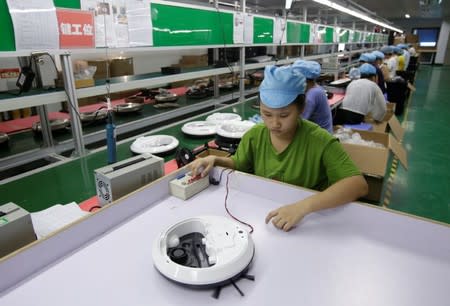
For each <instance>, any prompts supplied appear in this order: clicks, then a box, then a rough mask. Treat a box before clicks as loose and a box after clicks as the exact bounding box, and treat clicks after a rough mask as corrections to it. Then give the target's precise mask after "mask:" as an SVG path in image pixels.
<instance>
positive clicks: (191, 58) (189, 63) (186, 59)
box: [179, 54, 208, 68]
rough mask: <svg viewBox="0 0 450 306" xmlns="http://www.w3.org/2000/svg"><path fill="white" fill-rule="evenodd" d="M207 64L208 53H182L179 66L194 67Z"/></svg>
mask: <svg viewBox="0 0 450 306" xmlns="http://www.w3.org/2000/svg"><path fill="white" fill-rule="evenodd" d="M205 66H208V54H203V55H183V56H182V58H181V60H180V62H179V67H182V68H194V67H205Z"/></svg>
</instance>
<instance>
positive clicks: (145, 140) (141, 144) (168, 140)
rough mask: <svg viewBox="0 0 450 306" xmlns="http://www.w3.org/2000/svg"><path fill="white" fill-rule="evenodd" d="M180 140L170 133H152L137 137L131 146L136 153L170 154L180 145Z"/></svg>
mask: <svg viewBox="0 0 450 306" xmlns="http://www.w3.org/2000/svg"><path fill="white" fill-rule="evenodd" d="M178 144H179V141H178V139H176V138H175V137H173V136H170V135H151V136H144V137H139V138H137V139H136V140H135V141H134V142H133V143H132V144H131V146H130V150H131V151H132V152H133V153H135V154H144V153H150V154H162V155H164V154H169V153H171V152H172V151H175V149H176V148H177V147H178Z"/></svg>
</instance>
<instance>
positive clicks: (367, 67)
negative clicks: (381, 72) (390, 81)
mask: <svg viewBox="0 0 450 306" xmlns="http://www.w3.org/2000/svg"><path fill="white" fill-rule="evenodd" d="M359 71H360V72H361V74H368V75H371V74H373V75H375V74H377V70H376V69H375V67H374V66H373V65H372V64H367V63H365V64H362V65H361V67H359Z"/></svg>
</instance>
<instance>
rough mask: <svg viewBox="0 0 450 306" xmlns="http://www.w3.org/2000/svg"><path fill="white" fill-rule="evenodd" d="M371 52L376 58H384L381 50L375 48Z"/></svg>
mask: <svg viewBox="0 0 450 306" xmlns="http://www.w3.org/2000/svg"><path fill="white" fill-rule="evenodd" d="M372 54H373V55H375V57H376V58H377V59H384V53H383V52H380V51H378V50H375V51H373V52H372Z"/></svg>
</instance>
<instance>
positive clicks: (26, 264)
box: [0, 170, 450, 306]
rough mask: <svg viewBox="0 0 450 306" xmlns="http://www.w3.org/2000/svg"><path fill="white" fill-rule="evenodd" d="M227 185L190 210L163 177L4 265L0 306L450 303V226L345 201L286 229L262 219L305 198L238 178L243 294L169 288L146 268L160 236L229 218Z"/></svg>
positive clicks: (234, 194)
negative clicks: (245, 236) (200, 219)
mask: <svg viewBox="0 0 450 306" xmlns="http://www.w3.org/2000/svg"><path fill="white" fill-rule="evenodd" d="M216 171H217V170H216ZM175 175H176V174H173V175H172V176H171V177H174V176H175ZM224 178H225V175H224ZM224 178H223V179H222V182H221V185H220V186H210V187H209V188H208V189H206V190H205V191H203V192H201V193H200V194H198V195H196V196H194V197H193V198H191V199H189V200H188V201H185V202H184V201H182V200H179V199H177V198H174V197H172V196H169V195H168V188H167V185H168V181H169V179H170V177H165V178H162V179H160V180H159V181H157V182H155V183H153V184H150V185H148V186H147V187H145V188H143V189H141V190H139V191H138V192H135V193H133V194H132V195H131V196H129V197H127V198H125V199H123V200H121V201H119V202H118V203H115V204H112V205H110V206H109V207H108V208H106V209H103V210H101V211H99V212H97V213H95V214H93V215H92V216H89V217H86V218H85V219H83V220H82V221H80V222H79V223H77V224H75V225H74V226H71V227H69V228H66V229H65V230H63V231H61V232H59V233H57V234H55V235H53V236H51V237H50V238H48V239H47V240H44V241H43V242H40V243H35V244H34V245H31V246H30V247H28V248H25V249H23V250H21V251H20V252H17V253H16V254H13V256H10V257H7V258H6V259H4V260H3V261H2V262H0V275H1V277H0V291H3V292H2V293H1V294H0V305H1V306H16V305H23V306H25V305H27V306H28V305H33V306H40V305H42V306H52V305H58V306H59V305H64V306H72V305H73V306H80V305H108V306H113V305H133V306H137V305H145V306H149V305H252V306H255V305H314V306H318V305H327V306H330V305H343V306H344V305H345V306H349V305H358V306H361V305H365V306H369V305H377V306H379V305H383V306H388V305H392V306H400V305H408V306H413V305H417V306H419V305H420V306H423V305H433V306H440V305H442V306H444V305H449V302H450V299H449V297H450V295H449V284H450V227H449V226H447V225H443V224H438V223H433V222H429V221H425V220H422V219H419V218H415V217H411V216H407V215H403V214H399V213H395V212H392V211H389V210H384V209H381V208H378V207H374V206H370V205H365V204H360V203H351V204H348V205H345V206H343V207H340V208H337V209H331V210H327V211H322V212H319V213H314V214H311V215H309V216H307V217H306V218H305V219H304V220H303V221H302V223H301V224H300V226H298V227H297V228H296V229H294V230H292V231H291V232H289V233H285V232H282V231H280V230H277V229H275V228H274V227H273V226H272V225H266V224H265V223H264V218H265V216H266V214H267V213H268V211H270V210H272V209H274V208H276V207H278V206H280V205H282V204H288V203H291V202H294V201H295V200H298V199H299V198H302V197H305V196H307V195H308V194H310V191H307V190H304V189H300V188H295V187H292V186H289V185H286V184H281V183H276V182H273V181H270V180H265V179H261V178H258V177H255V176H251V175H246V174H241V173H233V174H232V175H231V176H230V185H231V190H230V195H229V208H230V210H231V211H232V212H233V214H234V215H236V216H237V217H239V218H242V219H243V220H245V221H246V222H249V223H251V224H252V225H253V226H254V228H255V231H254V233H253V235H252V237H253V239H254V242H255V246H256V253H255V258H254V261H253V264H252V266H251V268H250V271H249V274H252V275H254V276H255V278H256V280H255V281H254V282H252V281H249V280H245V279H243V280H240V281H239V282H238V286H239V287H240V288H241V290H242V291H243V292H244V293H245V296H244V297H241V296H240V295H239V294H238V292H237V291H236V290H235V289H234V288H233V287H232V286H229V287H226V288H224V289H222V292H221V295H220V298H219V299H218V300H215V299H213V298H212V297H211V294H212V293H213V291H212V290H206V291H205V290H192V289H188V288H185V287H182V286H179V285H177V284H175V283H172V282H170V281H168V280H167V279H165V278H164V277H163V276H161V275H160V274H159V273H158V272H157V271H156V270H155V268H154V267H153V263H152V257H151V249H152V244H153V241H154V239H155V237H156V236H157V235H158V234H159V233H160V232H161V231H162V230H163V229H165V228H167V226H168V225H171V224H172V223H174V222H177V221H180V220H182V219H185V218H188V217H193V216H198V215H222V216H225V215H226V213H225V210H224V196H225V187H224V183H225V179H224ZM130 215H132V216H130ZM88 239H91V240H90V241H87V240H88ZM47 263H50V264H49V265H48V266H46V267H44V268H43V266H45V265H47ZM17 281H18V283H17Z"/></svg>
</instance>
